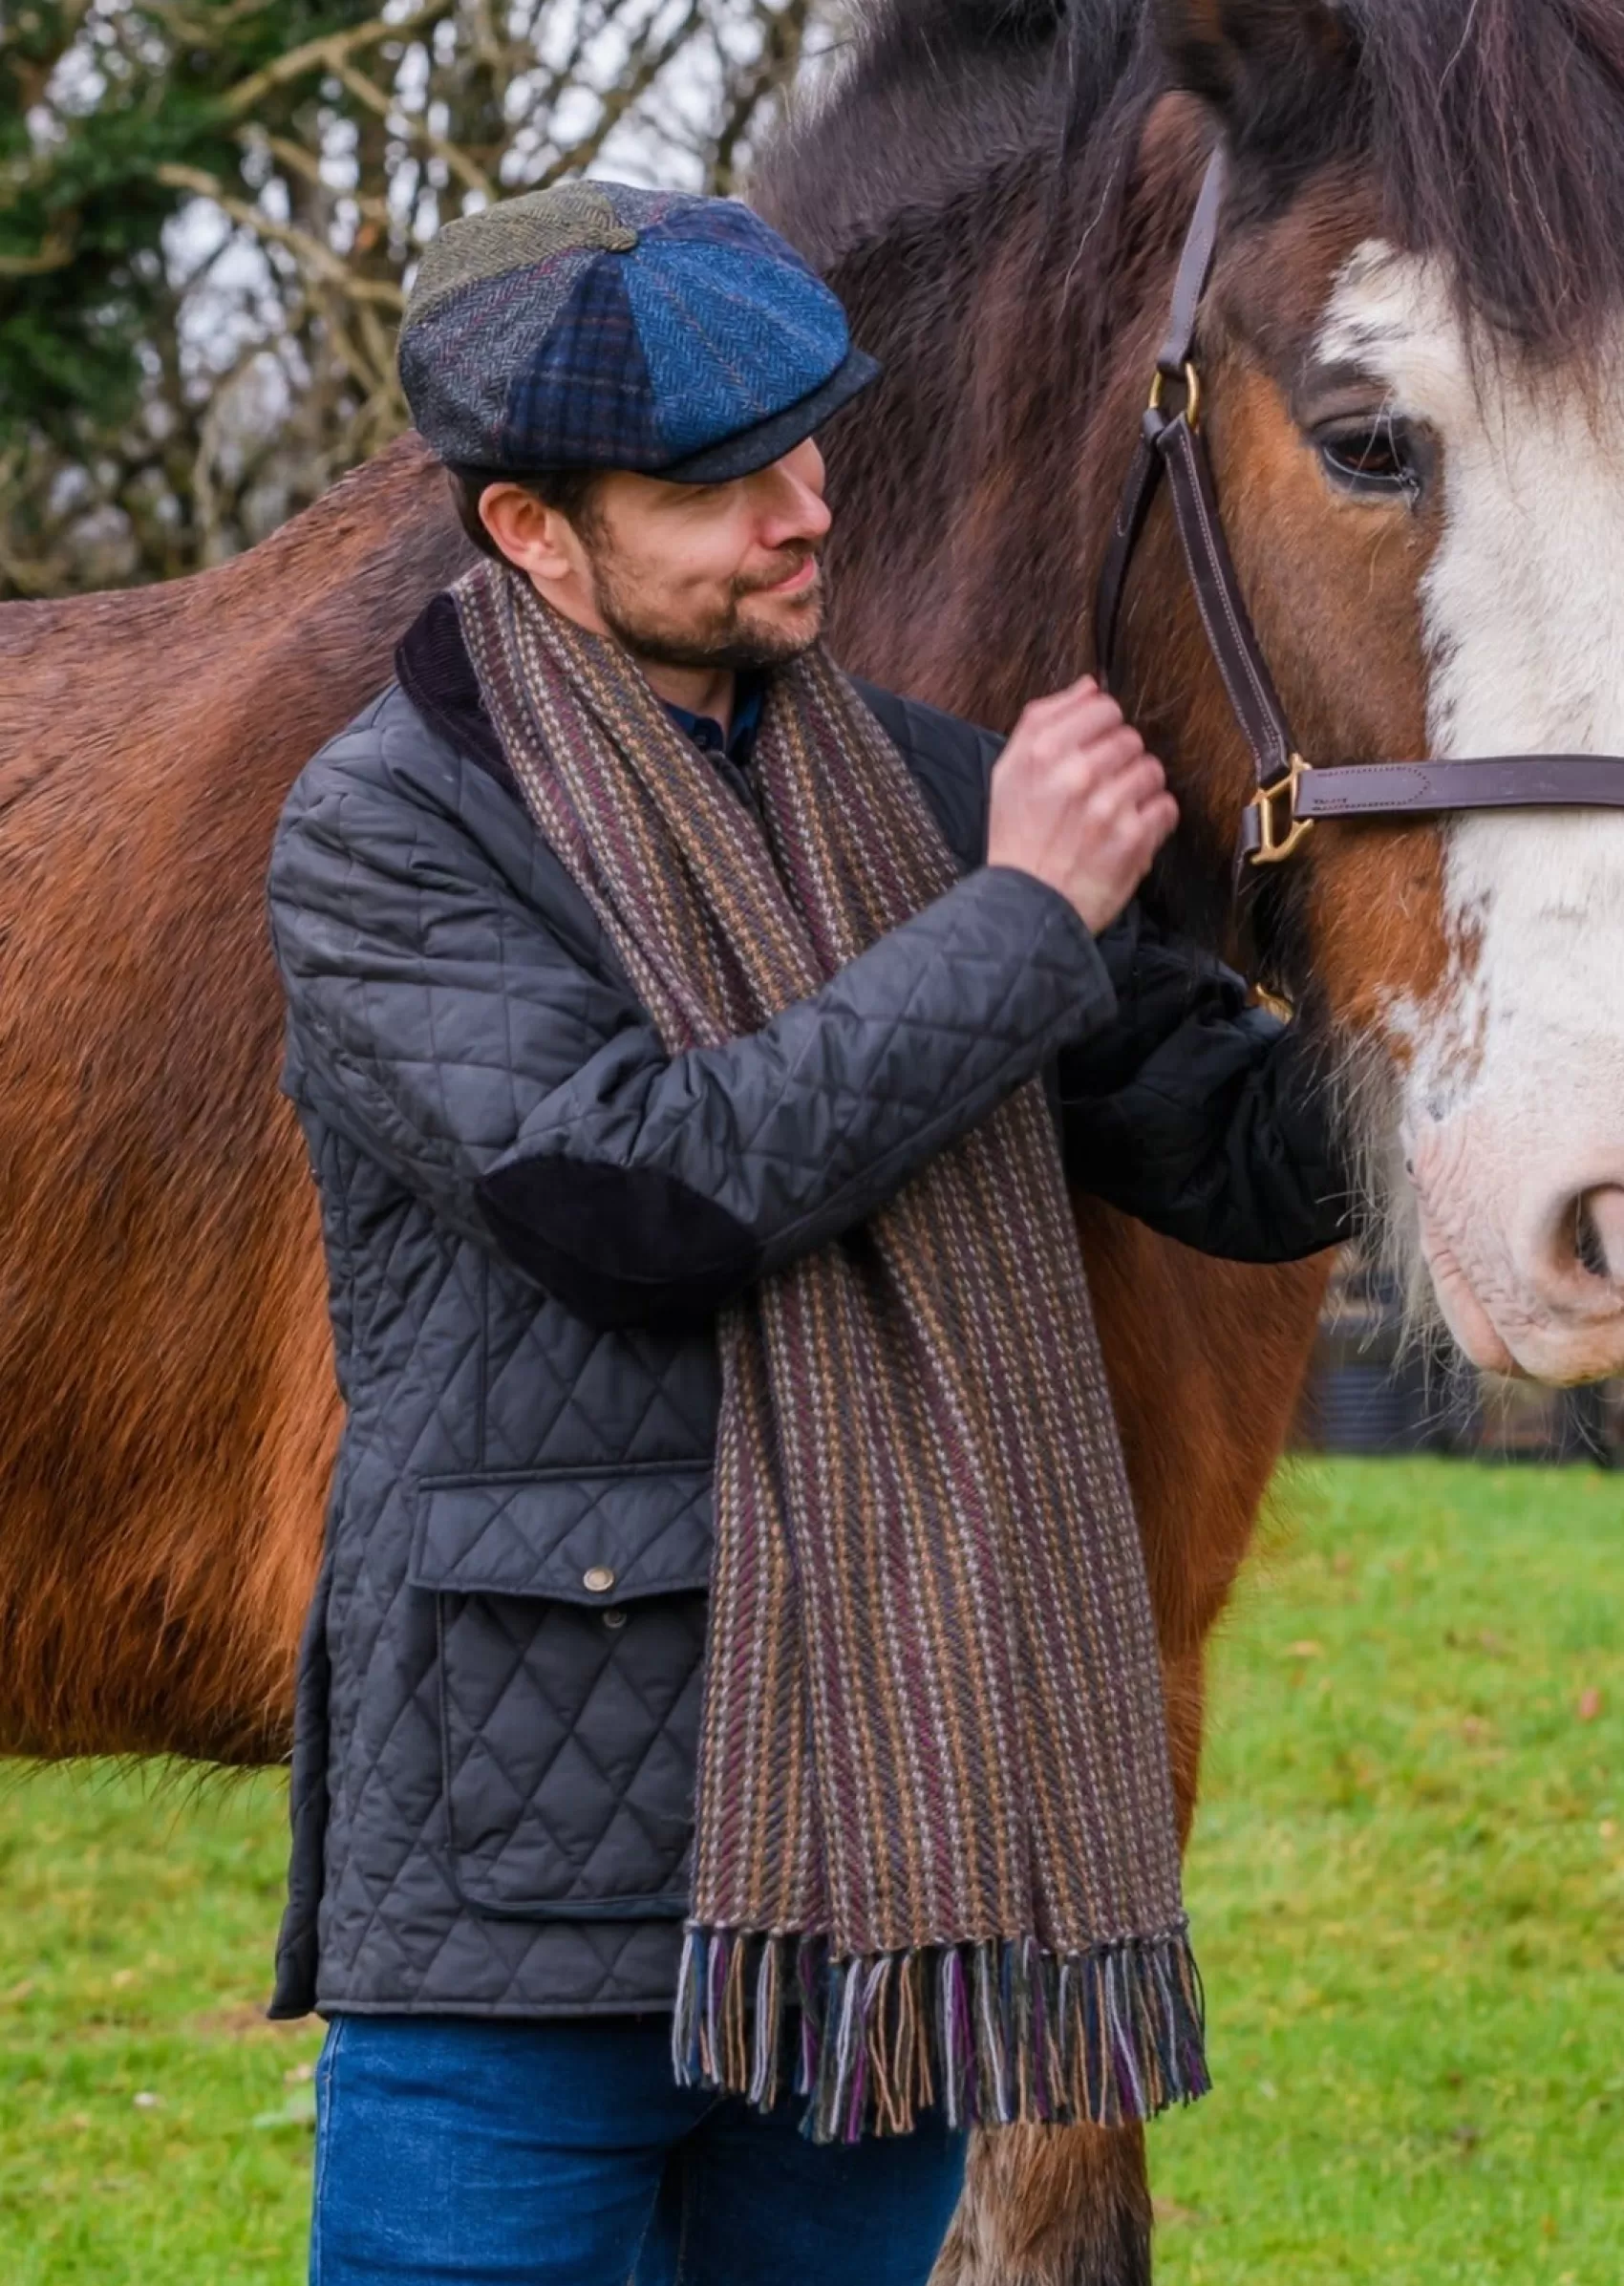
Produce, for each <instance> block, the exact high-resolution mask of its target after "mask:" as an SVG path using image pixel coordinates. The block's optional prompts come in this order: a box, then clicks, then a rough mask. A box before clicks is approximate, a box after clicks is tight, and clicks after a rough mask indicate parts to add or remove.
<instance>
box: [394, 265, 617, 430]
mask: <svg viewBox="0 0 1624 2286" xmlns="http://www.w3.org/2000/svg"><path fill="white" fill-rule="evenodd" d="M437 243H438V242H437ZM604 259H605V257H604V256H603V255H602V254H601V253H598V252H596V251H594V250H592V249H584V250H582V251H579V252H574V253H567V254H561V255H557V256H555V257H554V258H553V259H552V260H551V261H548V262H543V263H538V264H530V265H527V266H526V267H524V268H521V269H509V270H507V271H505V272H504V273H503V274H502V275H501V276H493V277H487V278H481V279H476V280H474V281H472V282H470V283H464V284H462V285H460V286H457V287H451V288H447V289H446V290H445V291H444V292H443V293H441V295H440V296H439V298H438V301H437V302H436V303H435V304H434V305H433V306H432V307H431V309H430V310H429V313H428V315H427V316H426V317H419V318H417V320H416V322H414V323H412V324H409V325H408V326H405V327H403V328H402V330H401V334H400V349H399V356H400V381H401V386H402V388H403V389H404V390H405V392H406V401H407V403H408V404H409V405H410V406H411V408H412V416H413V418H414V419H415V420H416V421H417V425H418V427H419V428H421V429H422V430H423V432H424V434H425V435H427V436H428V438H429V439H430V441H431V442H432V443H433V445H434V448H435V450H436V452H437V453H438V454H439V456H440V457H441V459H446V460H465V461H469V462H471V463H472V464H473V465H474V466H476V467H480V468H496V467H500V466H501V465H502V461H503V459H505V453H504V449H503V437H504V434H505V431H506V427H507V419H508V403H509V397H510V394H511V384H512V382H513V380H514V378H515V377H516V376H518V375H520V374H524V373H525V372H527V371H528V370H529V369H530V367H531V366H532V365H533V364H534V363H535V360H536V358H537V357H538V355H539V354H540V353H541V352H542V349H543V345H544V344H545V340H546V337H547V335H548V333H549V332H550V331H552V329H553V327H554V326H555V325H556V324H557V322H558V319H559V316H560V314H561V312H562V311H563V310H566V308H567V307H568V304H569V300H570V297H571V295H572V294H574V293H575V292H576V291H577V290H578V288H580V287H581V285H582V283H583V281H584V280H585V279H587V278H588V276H589V275H590V274H591V272H592V270H593V269H594V268H595V267H597V265H598V264H599V263H600V262H602V261H604ZM538 465H540V463H538Z"/></svg>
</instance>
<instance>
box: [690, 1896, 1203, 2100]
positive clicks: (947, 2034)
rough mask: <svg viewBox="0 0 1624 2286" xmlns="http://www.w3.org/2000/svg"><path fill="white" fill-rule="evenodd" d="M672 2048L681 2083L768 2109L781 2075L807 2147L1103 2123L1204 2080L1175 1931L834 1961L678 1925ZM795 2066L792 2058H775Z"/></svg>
mask: <svg viewBox="0 0 1624 2286" xmlns="http://www.w3.org/2000/svg"><path fill="white" fill-rule="evenodd" d="M672 2049H673V2059H674V2062H675V2066H676V2076H677V2079H678V2081H679V2082H680V2083H681V2084H682V2085H683V2086H685V2087H708V2088H715V2089H717V2090H719V2091H723V2092H728V2093H733V2094H737V2095H740V2096H743V2097H745V2098H746V2099H747V2100H748V2101H749V2102H750V2103H751V2104H754V2105H755V2106H756V2107H757V2108H758V2109H759V2110H761V2111H770V2110H772V2108H773V2107H774V2105H775V2104H777V2103H778V2102H779V2100H780V2094H781V2093H782V2092H783V2089H784V2086H785V2084H786V2083H791V2084H793V2086H794V2089H795V2092H796V2094H797V2095H799V2096H801V2097H802V2098H804V2099H805V2100H806V2104H807V2109H806V2117H805V2123H804V2124H805V2131H806V2133H807V2134H808V2135H809V2136H810V2137H811V2138H812V2140H813V2141H814V2142H815V2143H855V2142H857V2141H858V2140H859V2138H860V2137H861V2136H862V2135H863V2134H864V2133H865V2132H867V2133H871V2134H877V2135H906V2134H908V2132H909V2131H910V2129H911V2128H912V2127H913V2126H914V2123H915V2121H916V2120H917V2118H918V2116H919V2114H920V2112H921V2111H923V2110H926V2109H929V2108H931V2107H933V2106H936V2105H939V2106H940V2108H941V2110H942V2112H943V2115H944V2116H945V2118H946V2120H947V2124H948V2126H950V2127H953V2128H963V2127H972V2126H983V2127H994V2126H1012V2125H1014V2124H1015V2123H1016V2122H1021V2123H1030V2124H1044V2123H1047V2124H1052V2125H1066V2124H1075V2123H1081V2122H1088V2123H1090V2124H1092V2125H1094V2126H1100V2127H1116V2126H1122V2125H1123V2124H1124V2123H1126V2122H1127V2121H1130V2120H1147V2119H1153V2118H1154V2117H1155V2116H1156V2114H1157V2113H1158V2112H1161V2111H1165V2110H1166V2109H1167V2108H1168V2107H1169V2106H1170V2105H1172V2104H1191V2103H1194V2102H1195V2101H1196V2099H1197V2098H1198V2097H1200V2096H1203V2095H1205V2094H1206V2093H1207V2088H1208V2086H1209V2084H1210V2083H1209V2081H1208V2078H1207V2055H1206V2003H1205V1999H1204V1997H1203V1994H1202V1989H1201V1977H1200V1974H1199V1972H1198V1970H1197V1968H1196V1965H1195V1958H1194V1955H1193V1954H1192V1953H1191V1951H1190V1947H1189V1940H1188V1937H1187V1935H1186V1932H1185V1930H1184V1929H1183V1928H1179V1929H1175V1930H1172V1931H1170V1932H1169V1933H1166V1934H1165V1935H1164V1936H1159V1937H1150V1938H1130V1939H1125V1940H1123V1941H1122V1942H1121V1943H1117V1944H1107V1945H1100V1946H1097V1947H1095V1948H1094V1949H1093V1950H1092V1951H1090V1952H1088V1953H1079V1954H1069V1955H1064V1956H1063V1957H1057V1955H1054V1954H1052V1953H1047V1952H1045V1951H1044V1950H1043V1949H1042V1947H1041V1946H1039V1945H1038V1944H1037V1942H1036V1939H1035V1938H1033V1937H1030V1936H1026V1937H1012V1938H1006V1939H1003V1940H1000V1941H997V1942H988V1943H979V1944H977V1943H966V1944H960V1945H940V1946H931V1947H927V1948H921V1949H918V1950H915V1951H912V1952H907V1953H882V1954H874V1955H855V1956H853V1957H849V1958H845V1959H838V1958H836V1957H834V1956H833V1955H831V1954H830V1951H829V1948H828V1944H827V1941H826V1940H825V1939H823V1938H821V1937H800V1936H795V1935H787V1934H780V1935H772V1936H761V1935H758V1934H755V1933H749V1932H745V1931H739V1930H713V1929H700V1928H691V1929H690V1930H689V1931H688V1933H687V1938H686V1941H685V1943H684V1946H683V1952H682V1964H681V1969H680V1972H679V1975H678V1980H677V1998H676V2014H675V2019H674V2021H673V2032H672ZM791 2066H792V2067H793V2068H790V2067H791Z"/></svg>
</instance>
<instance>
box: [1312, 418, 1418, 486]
mask: <svg viewBox="0 0 1624 2286" xmlns="http://www.w3.org/2000/svg"><path fill="white" fill-rule="evenodd" d="M1314 442H1315V443H1316V444H1317V446H1318V448H1319V458H1320V461H1321V463H1322V464H1323V466H1324V469H1325V473H1326V475H1327V476H1328V477H1329V478H1330V479H1331V481H1332V482H1333V483H1334V484H1336V485H1337V486H1338V487H1339V489H1340V490H1342V491H1344V492H1357V493H1362V494H1363V495H1365V496H1366V497H1367V498H1373V497H1374V498H1379V499H1386V500H1391V499H1392V498H1393V497H1394V495H1395V494H1397V495H1398V496H1399V497H1400V499H1405V500H1410V501H1414V500H1415V499H1416V498H1417V497H1418V496H1419V495H1420V493H1421V485H1422V481H1423V473H1424V472H1423V469H1422V465H1421V452H1420V449H1419V445H1418V440H1417V438H1416V434H1415V431H1414V430H1413V429H1412V427H1411V426H1410V423H1409V422H1408V421H1407V420H1400V419H1396V418H1395V417H1393V416H1392V415H1391V414H1387V413H1382V414H1378V416H1377V417H1375V418H1374V419H1359V420H1344V421H1338V422H1337V423H1336V425H1335V426H1334V427H1330V428H1325V429H1322V430H1321V431H1320V432H1319V434H1318V436H1317V437H1316V438H1315V439H1314Z"/></svg>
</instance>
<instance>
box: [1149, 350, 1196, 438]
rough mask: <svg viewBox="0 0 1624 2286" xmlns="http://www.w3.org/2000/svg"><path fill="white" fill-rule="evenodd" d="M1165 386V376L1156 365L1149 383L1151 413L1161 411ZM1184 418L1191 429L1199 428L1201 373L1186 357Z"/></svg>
mask: <svg viewBox="0 0 1624 2286" xmlns="http://www.w3.org/2000/svg"><path fill="white" fill-rule="evenodd" d="M1166 386H1167V376H1166V374H1165V373H1164V372H1163V371H1162V368H1161V367H1160V366H1158V367H1157V369H1156V372H1155V374H1154V376H1153V378H1152V380H1151V383H1150V410H1151V412H1152V413H1160V412H1161V410H1162V399H1163V396H1164V395H1165V391H1166ZM1185 418H1186V420H1187V421H1188V423H1189V425H1190V427H1191V428H1192V429H1199V428H1200V426H1201V375H1200V374H1198V373H1197V372H1196V370H1195V367H1194V365H1193V364H1192V363H1191V361H1190V360H1189V358H1187V357H1186V359H1185Z"/></svg>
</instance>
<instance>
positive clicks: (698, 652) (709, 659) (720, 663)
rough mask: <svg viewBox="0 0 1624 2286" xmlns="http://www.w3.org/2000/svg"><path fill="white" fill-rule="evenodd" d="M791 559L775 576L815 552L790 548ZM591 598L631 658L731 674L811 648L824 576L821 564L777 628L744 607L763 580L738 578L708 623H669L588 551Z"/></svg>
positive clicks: (787, 573)
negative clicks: (756, 620)
mask: <svg viewBox="0 0 1624 2286" xmlns="http://www.w3.org/2000/svg"><path fill="white" fill-rule="evenodd" d="M789 552H793V554H794V557H795V561H794V562H793V563H792V564H790V565H788V566H786V568H784V569H783V570H781V571H779V572H777V573H776V574H775V575H774V577H775V579H777V580H780V581H781V580H785V579H789V578H792V577H793V576H794V574H795V573H796V572H797V571H798V570H799V569H800V568H801V565H803V564H804V563H805V562H806V559H807V557H808V556H809V555H815V554H816V552H817V551H816V550H815V549H812V548H804V547H803V548H798V549H795V550H793V551H786V553H789ZM590 560H591V566H592V583H593V588H594V601H595V602H596V604H597V607H598V615H599V617H600V618H601V619H602V620H603V623H604V625H605V627H607V628H608V629H609V633H610V634H611V635H613V636H614V637H615V639H616V641H617V642H620V643H622V644H624V645H625V647H626V649H627V650H628V651H629V652H631V654H632V656H633V657H634V658H639V659H647V660H649V661H650V663H651V664H652V665H653V666H656V667H701V668H705V667H710V668H718V669H729V670H731V671H732V672H733V673H736V674H737V673H754V672H757V671H759V670H760V669H762V668H767V667H782V666H784V665H785V664H786V663H787V662H788V661H789V660H791V659H798V658H800V656H801V653H802V652H806V651H810V650H811V648H812V646H813V644H814V643H816V642H817V640H818V637H819V636H820V634H822V632H823V572H822V570H821V569H820V570H819V572H818V573H817V575H816V577H815V578H814V580H813V582H812V585H811V586H810V587H809V588H807V590H806V592H805V594H804V595H800V596H797V597H796V599H795V601H796V607H797V614H798V617H797V620H796V621H792V622H791V623H790V624H789V625H788V626H785V627H778V628H758V627H752V626H751V625H750V624H749V622H748V620H747V619H746V617H745V609H746V607H747V605H748V603H749V599H750V597H751V596H752V595H757V594H759V593H760V592H761V588H762V585H763V583H762V582H760V581H756V582H753V583H750V584H745V583H743V582H739V581H736V582H735V583H734V588H733V592H732V594H731V595H730V597H729V599H728V601H727V603H726V604H725V606H723V607H722V609H719V610H717V611H716V613H715V614H714V615H713V617H712V619H711V621H710V623H709V624H708V625H701V626H698V627H692V626H691V627H681V628H676V627H673V626H672V625H671V624H670V623H669V622H667V621H665V620H663V619H660V618H659V617H657V616H656V615H654V614H653V613H652V612H651V611H649V610H648V609H647V607H645V606H642V605H640V604H639V601H638V599H637V597H636V596H635V594H634V593H633V592H632V591H631V585H630V582H625V583H623V582H622V580H621V577H620V572H619V567H618V566H617V565H616V564H615V563H614V562H613V560H612V559H611V558H609V557H608V556H607V555H604V556H600V555H597V554H595V553H593V554H592V555H591V558H590Z"/></svg>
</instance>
